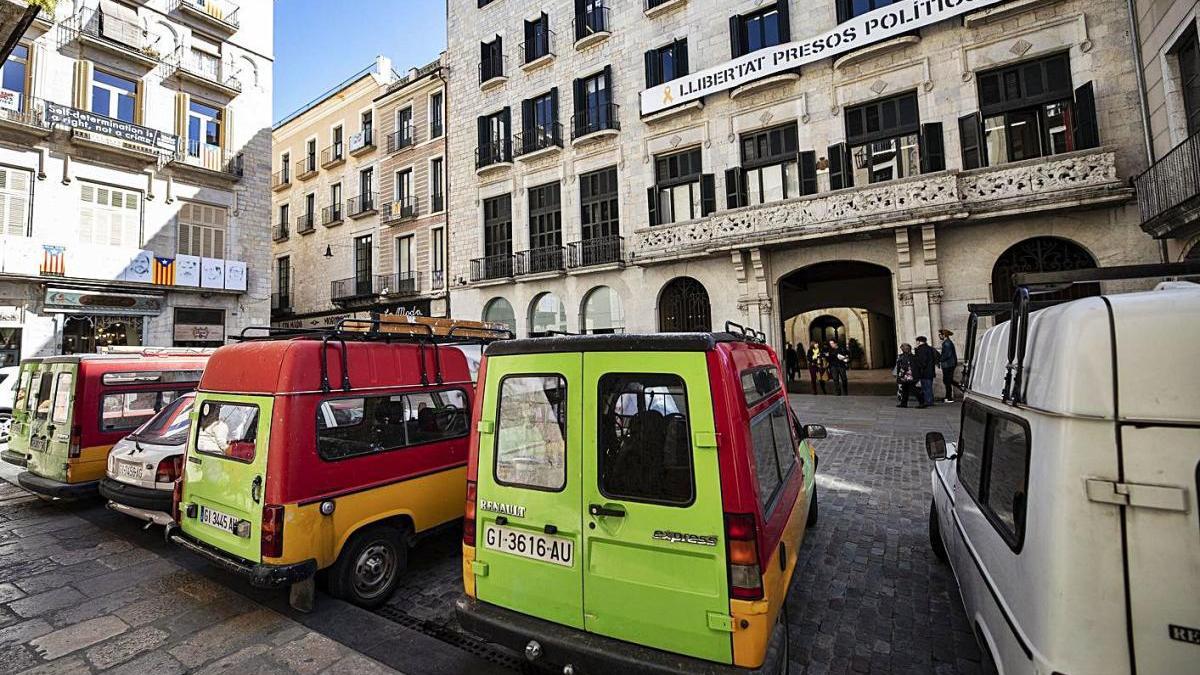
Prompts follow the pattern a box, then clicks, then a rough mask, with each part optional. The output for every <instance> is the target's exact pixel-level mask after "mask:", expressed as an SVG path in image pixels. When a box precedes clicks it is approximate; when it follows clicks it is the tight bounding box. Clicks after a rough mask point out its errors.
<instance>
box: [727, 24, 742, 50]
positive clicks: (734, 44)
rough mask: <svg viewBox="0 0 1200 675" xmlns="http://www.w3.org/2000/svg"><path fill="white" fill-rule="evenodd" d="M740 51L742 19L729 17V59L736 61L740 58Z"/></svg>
mask: <svg viewBox="0 0 1200 675" xmlns="http://www.w3.org/2000/svg"><path fill="white" fill-rule="evenodd" d="M741 49H742V17H740V16H738V15H736V14H735V15H733V16H731V17H729V57H730V58H734V59H736V58H737V57H739V56H741Z"/></svg>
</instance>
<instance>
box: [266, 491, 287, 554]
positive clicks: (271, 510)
mask: <svg viewBox="0 0 1200 675" xmlns="http://www.w3.org/2000/svg"><path fill="white" fill-rule="evenodd" d="M261 550H262V555H263V557H264V558H281V557H283V507H282V506H279V505H278V504H267V505H266V506H264V507H263V512H262V549H261Z"/></svg>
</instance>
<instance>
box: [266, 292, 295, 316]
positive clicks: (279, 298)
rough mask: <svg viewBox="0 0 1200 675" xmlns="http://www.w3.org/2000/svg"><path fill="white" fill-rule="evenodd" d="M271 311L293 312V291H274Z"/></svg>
mask: <svg viewBox="0 0 1200 675" xmlns="http://www.w3.org/2000/svg"><path fill="white" fill-rule="evenodd" d="M271 313H272V314H291V313H292V294H291V293H272V294H271Z"/></svg>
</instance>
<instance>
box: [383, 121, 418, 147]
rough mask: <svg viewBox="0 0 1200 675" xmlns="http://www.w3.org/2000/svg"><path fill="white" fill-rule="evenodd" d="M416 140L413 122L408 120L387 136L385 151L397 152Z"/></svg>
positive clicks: (410, 145)
mask: <svg viewBox="0 0 1200 675" xmlns="http://www.w3.org/2000/svg"><path fill="white" fill-rule="evenodd" d="M416 142H417V134H416V129H415V128H414V127H413V123H412V122H409V123H408V124H405V125H404V126H402V127H400V128H398V129H396V130H395V131H393V132H392V133H390V134H388V136H387V151H388V152H398V151H400V150H403V149H404V148H408V147H412V145H413V144H414V143H416Z"/></svg>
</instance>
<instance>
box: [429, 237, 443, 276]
mask: <svg viewBox="0 0 1200 675" xmlns="http://www.w3.org/2000/svg"><path fill="white" fill-rule="evenodd" d="M429 270H430V276H431V277H432V281H433V288H434V290H437V289H440V288H443V287H444V286H445V285H446V230H445V229H443V228H440V227H435V228H433V229H432V230H430V231H429Z"/></svg>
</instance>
